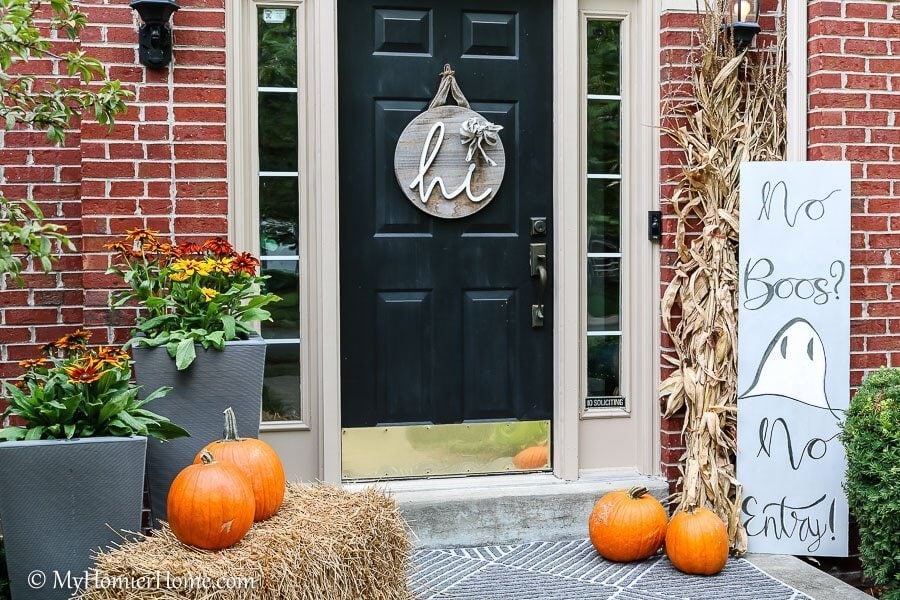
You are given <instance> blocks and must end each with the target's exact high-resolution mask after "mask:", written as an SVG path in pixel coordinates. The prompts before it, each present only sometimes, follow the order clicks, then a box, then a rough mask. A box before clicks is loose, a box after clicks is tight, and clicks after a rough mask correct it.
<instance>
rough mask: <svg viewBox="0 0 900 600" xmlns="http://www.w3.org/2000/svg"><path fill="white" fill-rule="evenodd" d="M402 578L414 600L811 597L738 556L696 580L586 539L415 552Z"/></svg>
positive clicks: (664, 563)
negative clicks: (619, 556) (624, 557)
mask: <svg viewBox="0 0 900 600" xmlns="http://www.w3.org/2000/svg"><path fill="white" fill-rule="evenodd" d="M410 579H411V587H412V590H413V592H414V593H415V594H416V598H418V599H419V600H432V599H434V600H450V599H460V600H462V599H476V598H478V599H485V600H507V599H509V600H812V599H811V598H810V597H809V596H807V595H805V594H803V593H801V592H799V591H797V590H795V589H794V588H792V587H790V586H788V585H786V584H784V583H782V582H780V581H778V580H777V579H774V578H772V577H770V576H769V575H767V574H766V573H764V572H763V571H760V570H759V569H758V568H756V567H755V566H753V565H752V564H751V563H749V562H747V561H746V560H743V559H730V560H729V561H728V564H727V565H726V566H725V569H724V570H723V571H722V572H721V573H719V574H718V575H715V576H712V577H700V576H695V575H685V574H684V573H681V572H679V571H677V570H676V569H675V567H673V566H672V564H671V563H670V562H669V560H668V559H667V558H665V557H663V556H657V557H654V558H651V559H649V560H646V561H643V562H639V563H627V564H622V563H614V562H609V561H606V560H603V558H601V557H600V555H599V554H597V552H596V551H595V550H594V548H593V546H591V543H590V541H588V540H578V541H574V542H534V543H530V544H522V545H517V546H488V547H483V548H456V549H446V550H419V551H417V552H416V553H415V555H414V556H413V572H412V575H411V578H410Z"/></svg>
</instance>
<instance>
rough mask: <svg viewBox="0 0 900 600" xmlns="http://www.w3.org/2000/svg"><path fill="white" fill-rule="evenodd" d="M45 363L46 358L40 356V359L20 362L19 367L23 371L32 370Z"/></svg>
mask: <svg viewBox="0 0 900 600" xmlns="http://www.w3.org/2000/svg"><path fill="white" fill-rule="evenodd" d="M45 362H47V358H46V357H45V356H41V357H40V358H29V359H26V360H20V361H19V366H20V367H22V368H23V369H29V370H30V369H33V368H35V367H39V366H41V365H42V364H44V363H45Z"/></svg>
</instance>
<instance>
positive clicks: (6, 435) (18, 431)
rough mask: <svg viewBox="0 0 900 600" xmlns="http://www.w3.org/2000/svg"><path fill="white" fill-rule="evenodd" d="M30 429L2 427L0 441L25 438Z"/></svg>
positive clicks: (13, 440)
mask: <svg viewBox="0 0 900 600" xmlns="http://www.w3.org/2000/svg"><path fill="white" fill-rule="evenodd" d="M27 433H28V431H27V430H26V429H25V428H24V427H6V428H5V429H0V441H7V442H15V441H18V440H22V439H24V438H25V434H27Z"/></svg>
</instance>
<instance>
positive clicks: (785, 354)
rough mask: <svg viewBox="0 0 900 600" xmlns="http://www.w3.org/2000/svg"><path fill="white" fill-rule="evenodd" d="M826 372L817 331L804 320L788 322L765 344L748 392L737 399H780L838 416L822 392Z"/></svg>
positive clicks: (825, 362) (823, 352) (822, 348)
mask: <svg viewBox="0 0 900 600" xmlns="http://www.w3.org/2000/svg"><path fill="white" fill-rule="evenodd" d="M827 369H828V359H827V357H826V356H825V347H824V345H823V344H822V338H821V337H820V336H819V332H817V331H816V330H815V328H814V327H813V326H812V325H810V323H809V321H807V320H806V319H802V318H796V319H791V320H790V321H788V322H787V323H786V324H785V325H784V327H782V328H781V329H780V330H779V331H778V333H776V334H775V337H774V338H773V339H772V341H771V342H770V343H769V346H768V347H767V348H766V351H765V352H764V353H763V357H762V360H761V361H760V363H759V366H758V367H757V369H756V377H755V378H754V380H753V383H752V384H751V385H750V389H748V390H747V391H745V392H744V393H743V394H741V395H740V398H752V397H755V396H766V395H772V396H781V397H783V398H787V399H789V400H795V401H797V402H800V403H802V404H807V405H809V406H814V407H816V408H822V409H825V410H828V411H831V413H832V414H834V415H835V417H838V415H837V414H836V411H835V410H834V409H832V408H831V405H830V404H829V403H828V396H827V394H826V392H825V375H826V372H827Z"/></svg>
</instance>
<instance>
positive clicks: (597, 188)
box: [587, 179, 621, 253]
mask: <svg viewBox="0 0 900 600" xmlns="http://www.w3.org/2000/svg"><path fill="white" fill-rule="evenodd" d="M620 190H621V185H620V182H619V181H618V180H616V179H589V180H588V183H587V195H588V196H587V231H588V245H587V251H588V252H606V253H609V252H618V251H619V212H620V206H619V193H620Z"/></svg>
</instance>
